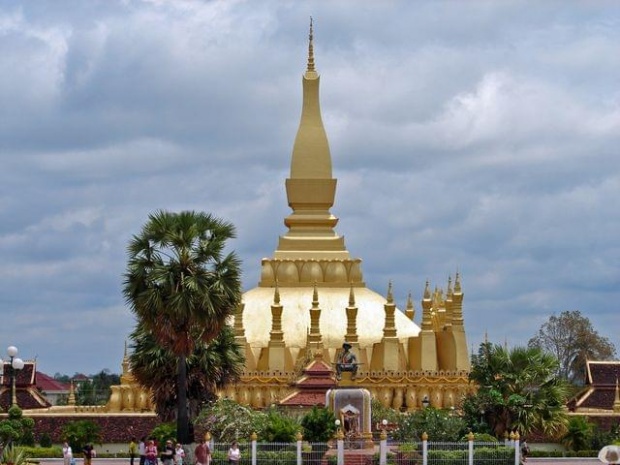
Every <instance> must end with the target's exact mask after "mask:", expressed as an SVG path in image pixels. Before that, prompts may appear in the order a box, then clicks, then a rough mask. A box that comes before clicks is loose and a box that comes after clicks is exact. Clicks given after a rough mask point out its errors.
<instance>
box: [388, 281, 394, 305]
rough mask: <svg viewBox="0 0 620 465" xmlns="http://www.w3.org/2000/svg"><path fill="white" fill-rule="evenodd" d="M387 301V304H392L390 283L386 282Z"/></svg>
mask: <svg viewBox="0 0 620 465" xmlns="http://www.w3.org/2000/svg"><path fill="white" fill-rule="evenodd" d="M387 301H388V304H391V303H392V302H394V296H393V295H392V281H388V291H387Z"/></svg>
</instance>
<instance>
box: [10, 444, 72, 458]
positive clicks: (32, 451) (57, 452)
mask: <svg viewBox="0 0 620 465" xmlns="http://www.w3.org/2000/svg"><path fill="white" fill-rule="evenodd" d="M20 449H21V450H23V451H24V454H26V457H28V458H31V459H46V458H62V449H61V448H60V447H20Z"/></svg>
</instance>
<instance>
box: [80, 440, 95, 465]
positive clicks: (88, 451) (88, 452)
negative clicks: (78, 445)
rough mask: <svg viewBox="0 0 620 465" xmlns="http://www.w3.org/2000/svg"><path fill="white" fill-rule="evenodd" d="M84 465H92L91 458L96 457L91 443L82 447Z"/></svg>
mask: <svg viewBox="0 0 620 465" xmlns="http://www.w3.org/2000/svg"><path fill="white" fill-rule="evenodd" d="M83 452H84V465H92V463H93V457H94V456H95V455H96V452H95V448H94V447H93V445H92V444H91V443H88V444H86V445H85V446H84V450H83Z"/></svg>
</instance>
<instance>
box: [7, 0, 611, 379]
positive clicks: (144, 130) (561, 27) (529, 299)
mask: <svg viewBox="0 0 620 465" xmlns="http://www.w3.org/2000/svg"><path fill="white" fill-rule="evenodd" d="M310 15H312V16H313V17H314V18H315V52H316V62H317V68H318V70H319V71H320V73H321V75H322V79H321V86H322V87H321V93H322V95H321V100H322V107H323V117H324V121H325V126H326V130H327V133H328V136H329V139H330V144H331V150H332V157H333V164H334V174H335V176H337V177H338V179H339V184H338V193H337V198H336V205H335V207H334V208H333V212H334V214H336V215H337V216H338V217H340V218H341V221H340V224H339V226H338V231H339V232H340V233H341V234H344V235H345V237H346V241H347V245H348V248H349V250H350V251H351V253H352V254H353V255H354V256H359V257H361V258H363V260H364V272H365V278H366V282H367V283H368V284H369V286H370V287H372V288H373V289H375V290H377V291H379V292H381V293H383V292H385V288H386V285H387V281H388V280H390V279H391V280H392V281H393V282H394V286H395V295H396V297H397V298H398V301H399V302H400V303H401V305H402V304H403V303H404V300H405V298H406V294H407V292H408V291H409V290H411V291H412V292H413V295H414V297H415V300H416V302H418V301H419V299H420V297H421V292H422V290H423V286H424V281H425V279H426V278H429V279H430V280H431V282H432V283H433V284H435V283H439V284H440V285H444V284H445V281H446V280H447V277H448V275H449V274H453V273H454V272H455V270H456V269H457V268H458V269H459V270H460V271H461V272H462V275H463V285H464V292H465V318H466V320H465V322H466V329H467V332H468V338H469V342H470V343H474V344H478V343H479V342H480V341H481V339H482V338H483V334H484V331H485V329H488V332H489V336H490V338H491V339H492V340H494V341H497V342H503V341H504V339H505V338H507V339H508V342H509V344H518V343H524V342H526V341H527V340H528V339H529V338H530V337H531V336H532V335H533V334H534V332H535V331H536V330H537V328H538V327H539V326H540V324H541V323H542V322H543V321H544V320H545V319H546V318H548V316H549V315H551V314H552V313H554V312H556V313H558V312H561V311H563V310H569V309H579V310H581V311H582V312H584V313H585V314H586V315H587V316H589V317H590V319H591V320H592V322H593V323H594V325H595V327H596V328H597V329H598V330H599V331H600V332H601V333H602V334H603V335H605V336H608V337H610V338H611V339H612V341H613V342H617V334H618V329H619V328H620V317H619V316H618V310H619V309H618V301H619V299H620V269H619V263H620V211H619V209H618V198H619V197H620V157H619V153H618V147H619V146H620V53H619V45H620V5H618V3H617V2H565V1H561V2H521V1H519V2H516V1H515V2H511V1H502V2H492V1H488V2H462V1H455V2H436V1H432V2H430V1H429V2H405V1H403V2H389V1H386V2H370V1H369V2H353V1H351V2H318V1H317V2H292V1H291V2H275V1H274V2H268V1H211V2H206V1H191V0H175V1H156V0H152V1H146V0H145V1H140V0H124V1H121V0H118V1H116V0H100V1H94V0H91V1H81V0H74V1H69V0H66V1H65V0H63V1H61V0H48V1H44V0H37V1H35V0H32V1H23V2H21V1H14V0H0V70H2V72H1V73H0V102H1V105H0V159H1V163H2V169H1V170H0V185H2V190H1V196H0V212H1V219H2V221H1V222H0V257H1V260H0V277H1V279H0V311H1V314H0V315H1V317H2V325H0V344H3V346H2V347H3V348H4V347H6V346H8V345H9V344H15V345H17V346H18V347H19V348H20V351H21V354H22V355H23V356H24V357H25V358H32V357H35V356H37V357H38V361H39V367H40V369H41V370H43V371H45V372H48V373H50V374H53V373H54V372H63V373H70V374H72V373H74V372H76V371H81V372H86V373H94V372H97V371H99V370H101V369H103V368H110V369H111V370H113V371H118V370H119V369H120V367H119V364H120V361H121V357H122V350H123V341H124V339H125V337H126V336H127V334H128V333H129V332H130V330H131V328H132V326H133V318H132V316H131V314H130V313H129V311H128V310H127V308H126V307H125V305H124V303H123V298H122V296H121V286H122V274H123V272H124V268H125V259H126V257H125V246H126V244H127V242H128V240H129V238H130V237H131V235H132V234H134V233H136V232H138V231H139V228H140V226H141V225H142V224H143V223H144V221H145V220H146V218H147V215H148V214H149V212H152V211H154V210H156V209H159V208H164V209H170V210H181V209H196V210H205V211H208V212H212V213H214V214H216V215H219V216H221V217H224V218H227V219H229V220H230V221H232V222H234V223H235V224H236V226H237V228H238V239H237V240H235V241H234V243H233V244H232V246H233V247H234V248H235V249H236V250H237V251H238V253H239V255H240V256H241V257H242V259H243V263H244V287H245V289H248V288H251V287H253V286H254V285H255V284H256V283H257V281H258V273H259V261H260V258H262V257H265V256H270V255H271V254H272V253H273V250H274V249H275V247H276V243H277V236H278V235H279V234H282V233H283V232H284V231H285V227H284V225H283V222H282V219H283V217H284V216H285V215H287V213H288V207H287V205H286V196H285V191H284V179H285V178H286V177H287V174H288V168H289V160H290V154H291V149H292V146H293V140H294V137H295V132H296V128H297V125H298V121H299V114H300V108H301V75H302V72H303V70H304V67H305V58H306V49H307V27H308V18H309V16H310ZM418 307H419V304H418ZM3 348H2V352H4V349H3Z"/></svg>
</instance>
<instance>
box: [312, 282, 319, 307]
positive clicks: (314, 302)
mask: <svg viewBox="0 0 620 465" xmlns="http://www.w3.org/2000/svg"><path fill="white" fill-rule="evenodd" d="M318 305H319V291H318V289H317V288H316V281H314V289H313V290H312V306H313V307H316V306H318Z"/></svg>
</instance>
